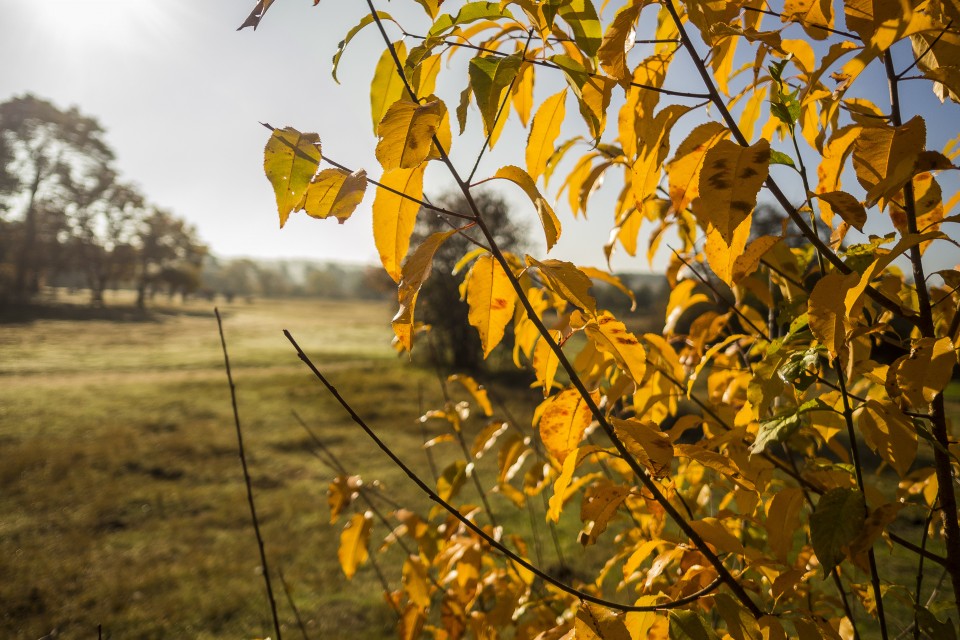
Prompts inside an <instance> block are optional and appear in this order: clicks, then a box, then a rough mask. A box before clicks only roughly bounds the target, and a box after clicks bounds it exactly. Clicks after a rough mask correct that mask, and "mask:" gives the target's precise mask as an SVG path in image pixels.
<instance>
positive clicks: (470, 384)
mask: <svg viewBox="0 0 960 640" xmlns="http://www.w3.org/2000/svg"><path fill="white" fill-rule="evenodd" d="M447 382H451V383H453V382H456V383H458V384H459V385H460V386H461V387H463V388H464V389H466V390H467V393H469V394H470V395H471V396H472V397H473V401H474V402H476V403H477V406H478V407H480V410H481V411H483V415H485V416H487V417H490V416H492V415H493V406H492V405H491V404H490V398H489V397H488V396H487V390H486V389H485V388H484V387H483V385H481V384H480V383H478V382H477V381H476V380H474V379H473V378H472V377H471V376H467V375H462V374H454V375H452V376H448V377H447Z"/></svg>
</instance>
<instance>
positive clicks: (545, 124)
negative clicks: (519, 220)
mask: <svg viewBox="0 0 960 640" xmlns="http://www.w3.org/2000/svg"><path fill="white" fill-rule="evenodd" d="M566 100H567V91H566V89H564V90H563V91H561V92H559V93H555V94H554V95H552V96H550V97H549V98H547V99H546V100H544V101H543V104H541V105H540V108H539V109H538V110H537V114H536V115H535V116H533V126H532V127H530V135H529V136H528V137H527V152H526V160H527V173H529V174H530V178H531V179H533V181H536V180H537V179H538V178H539V177H540V176H541V175H542V174H543V171H544V169H546V167H547V159H548V158H549V157H550V156H551V155H552V154H553V152H554V150H555V149H554V145H555V143H556V141H557V136H559V135H560V125H561V124H562V123H563V120H564V118H565V116H566V108H565V103H566ZM558 228H559V225H558ZM549 248H550V247H548V250H549Z"/></svg>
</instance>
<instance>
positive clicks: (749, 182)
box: [693, 138, 770, 246]
mask: <svg viewBox="0 0 960 640" xmlns="http://www.w3.org/2000/svg"><path fill="white" fill-rule="evenodd" d="M769 168H770V143H769V142H767V141H766V140H765V139H763V138H761V139H760V140H758V141H757V143H756V144H754V145H751V146H749V147H741V146H740V145H738V144H737V143H735V142H731V141H729V140H721V141H720V142H718V143H717V144H716V145H715V146H714V147H713V148H711V149H710V150H709V151H707V155H706V158H704V161H703V169H702V170H701V172H700V182H699V190H700V197H699V198H698V199H697V200H695V201H694V202H693V215H694V216H696V218H697V221H698V222H700V223H701V224H705V225H706V224H709V225H710V226H712V227H713V228H715V229H717V231H719V233H720V236H721V238H723V241H724V242H725V243H726V244H727V245H728V246H731V243H732V242H733V239H734V233H735V232H736V230H737V227H739V226H740V224H741V223H742V222H743V221H744V220H746V219H747V218H748V217H749V216H750V213H751V212H752V211H753V208H754V207H755V206H756V204H757V194H758V193H759V192H760V187H761V186H762V185H763V183H764V181H765V180H766V179H767V173H768V171H769Z"/></svg>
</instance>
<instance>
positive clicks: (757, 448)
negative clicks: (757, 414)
mask: <svg viewBox="0 0 960 640" xmlns="http://www.w3.org/2000/svg"><path fill="white" fill-rule="evenodd" d="M818 404H819V402H818V401H817V400H808V401H807V402H804V403H803V404H802V405H800V406H799V407H797V410H796V411H791V412H790V413H786V414H783V415H779V416H775V417H773V418H770V419H769V420H763V421H761V422H760V428H759V429H757V437H756V439H754V441H753V444H752V445H750V453H752V454H757V453H763V451H764V449H766V448H767V445H769V444H770V443H772V442H784V441H786V440H787V438H789V437H790V436H791V435H793V433H794V432H795V431H796V430H797V429H799V428H800V427H801V426H802V425H803V414H805V413H807V412H808V411H810V410H812V409H813V408H815V407H817V406H818Z"/></svg>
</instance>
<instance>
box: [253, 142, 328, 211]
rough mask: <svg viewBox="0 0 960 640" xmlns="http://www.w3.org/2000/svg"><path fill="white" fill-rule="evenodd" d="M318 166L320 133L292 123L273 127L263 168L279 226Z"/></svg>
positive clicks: (298, 202)
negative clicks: (274, 196) (298, 128)
mask: <svg viewBox="0 0 960 640" xmlns="http://www.w3.org/2000/svg"><path fill="white" fill-rule="evenodd" d="M319 166H320V136H318V135H317V134H315V133H300V132H299V131H297V130H296V129H294V128H293V127H286V128H284V129H274V130H273V133H272V134H271V135H270V140H268V141H267V146H266V148H264V150H263V170H264V172H265V173H266V174H267V179H268V180H270V184H272V185H273V191H274V194H275V195H276V198H277V211H278V212H279V214H280V226H281V227H283V225H284V224H286V222H287V218H288V217H290V213H291V212H292V211H296V210H297V209H300V208H301V206H302V203H303V198H304V195H305V194H306V191H307V185H309V184H310V180H311V179H312V178H313V176H314V175H316V173H317V168H319Z"/></svg>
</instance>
